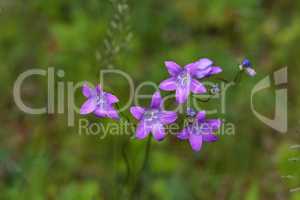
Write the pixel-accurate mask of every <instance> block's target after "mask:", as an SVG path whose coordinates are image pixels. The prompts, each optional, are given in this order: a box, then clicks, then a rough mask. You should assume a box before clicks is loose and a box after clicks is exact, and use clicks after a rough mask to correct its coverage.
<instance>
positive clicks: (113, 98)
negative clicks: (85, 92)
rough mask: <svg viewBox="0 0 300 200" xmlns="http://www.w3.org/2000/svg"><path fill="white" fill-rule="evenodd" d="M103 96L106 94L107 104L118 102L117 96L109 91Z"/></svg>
mask: <svg viewBox="0 0 300 200" xmlns="http://www.w3.org/2000/svg"><path fill="white" fill-rule="evenodd" d="M105 96H106V100H107V103H108V104H114V103H117V102H119V99H118V97H116V96H114V95H113V94H111V93H105Z"/></svg>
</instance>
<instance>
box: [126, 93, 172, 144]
mask: <svg viewBox="0 0 300 200" xmlns="http://www.w3.org/2000/svg"><path fill="white" fill-rule="evenodd" d="M161 104H162V98H161V96H160V92H155V93H154V94H153V96H152V102H151V106H150V108H142V107H139V106H133V107H131V108H130V112H131V114H132V115H133V116H134V117H135V118H136V119H137V120H139V121H140V122H139V124H138V126H137V129H136V138H138V139H144V138H145V137H147V136H148V135H149V133H150V132H152V135H153V137H154V139H156V140H157V141H160V140H162V139H163V138H164V137H165V136H166V133H165V129H164V125H167V124H171V123H173V122H174V121H176V119H177V114H176V112H171V111H164V110H162V105H161Z"/></svg>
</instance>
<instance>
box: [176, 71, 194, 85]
mask: <svg viewBox="0 0 300 200" xmlns="http://www.w3.org/2000/svg"><path fill="white" fill-rule="evenodd" d="M190 82H191V76H190V74H189V73H188V72H187V71H186V70H183V71H182V72H180V74H179V75H178V76H177V84H178V85H179V86H181V87H185V86H187V85H189V84H190Z"/></svg>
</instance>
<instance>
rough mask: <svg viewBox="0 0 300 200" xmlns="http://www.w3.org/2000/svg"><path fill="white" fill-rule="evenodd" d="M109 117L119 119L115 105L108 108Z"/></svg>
mask: <svg viewBox="0 0 300 200" xmlns="http://www.w3.org/2000/svg"><path fill="white" fill-rule="evenodd" d="M107 117H109V118H111V119H114V120H118V119H119V114H118V112H117V111H116V110H115V109H114V108H113V107H109V108H108V110H107Z"/></svg>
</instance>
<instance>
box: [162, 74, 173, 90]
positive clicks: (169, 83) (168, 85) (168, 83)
mask: <svg viewBox="0 0 300 200" xmlns="http://www.w3.org/2000/svg"><path fill="white" fill-rule="evenodd" d="M176 87H177V85H176V78H174V77H172V78H169V79H166V80H164V81H163V82H161V83H160V85H159V88H160V89H161V90H164V91H173V90H176Z"/></svg>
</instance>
